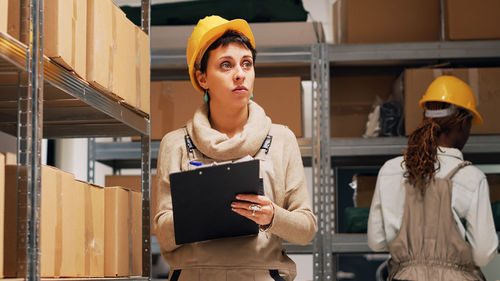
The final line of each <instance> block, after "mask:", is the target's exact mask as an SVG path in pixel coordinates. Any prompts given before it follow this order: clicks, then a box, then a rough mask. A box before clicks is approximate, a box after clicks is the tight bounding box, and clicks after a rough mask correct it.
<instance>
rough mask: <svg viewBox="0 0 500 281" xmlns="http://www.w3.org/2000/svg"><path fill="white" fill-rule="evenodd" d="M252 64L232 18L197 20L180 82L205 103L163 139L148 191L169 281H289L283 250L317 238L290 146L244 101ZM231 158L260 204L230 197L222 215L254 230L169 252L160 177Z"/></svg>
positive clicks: (291, 267)
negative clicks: (251, 174) (250, 164)
mask: <svg viewBox="0 0 500 281" xmlns="http://www.w3.org/2000/svg"><path fill="white" fill-rule="evenodd" d="M255 56H256V51H255V40H254V37H253V34H252V31H251V30H250V27H249V25H248V23H247V22H246V21H244V20H241V19H236V20H232V21H228V20H225V19H223V18H221V17H219V16H209V17H205V18H204V19H202V20H200V21H199V22H198V24H197V25H196V27H195V28H194V30H193V33H192V34H191V37H190V38H189V41H188V45H187V51H186V57H187V63H188V67H189V76H190V78H191V83H192V84H193V87H194V88H195V89H196V90H198V91H199V92H200V100H201V99H202V97H203V100H204V102H203V105H202V106H201V107H200V108H199V109H198V110H197V111H196V112H195V113H194V116H193V118H192V119H191V120H189V121H188V122H187V124H186V127H185V128H182V129H179V130H176V131H173V132H171V133H168V134H167V135H166V136H165V137H164V138H163V140H162V142H161V145H160V149H159V152H158V168H157V179H158V184H157V187H156V189H155V190H153V192H154V193H155V198H156V199H155V200H154V202H153V211H152V216H153V231H154V232H155V235H156V236H157V237H158V241H159V243H160V246H161V250H162V255H163V257H164V258H165V260H166V261H167V263H168V264H169V265H170V267H171V276H170V278H171V279H169V280H189V281H193V280H217V281H222V280H228V281H234V280H238V281H245V280H259V281H261V280H263V281H265V280H269V281H271V280H293V279H294V278H295V276H296V268H295V263H294V262H293V261H292V260H291V259H290V258H289V257H288V256H287V254H286V252H285V250H284V249H283V245H282V241H283V240H287V241H289V242H292V243H296V244H301V245H305V244H307V243H309V242H310V241H311V240H312V239H313V237H314V235H315V233H316V229H317V222H316V217H315V216H314V214H313V211H312V208H311V203H310V198H309V195H308V190H307V186H306V179H305V175H304V168H303V164H302V158H301V154H300V150H299V147H298V144H297V140H296V138H295V136H294V134H293V133H292V132H291V131H290V130H289V129H288V128H287V127H285V126H282V125H277V124H272V122H271V119H270V118H269V117H267V116H266V114H265V112H264V110H263V109H262V108H261V107H260V106H259V105H258V104H256V103H255V102H253V101H252V97H253V87H254V80H255V69H254V63H255ZM239 159H258V160H259V163H260V176H261V178H262V181H263V195H253V194H239V195H237V196H236V198H234V201H233V202H232V203H231V205H230V206H227V208H228V209H229V210H232V212H234V213H236V214H238V215H241V216H243V217H246V218H247V219H249V220H252V221H254V222H255V223H256V224H257V225H259V227H260V230H261V231H260V232H259V233H258V234H256V235H247V236H238V237H231V238H220V239H215V240H207V241H203V242H196V243H187V244H183V245H177V244H176V243H175V239H174V223H173V212H172V198H171V192H170V181H169V174H170V173H172V172H178V171H186V170H191V169H195V168H196V167H195V166H194V165H200V164H211V163H214V162H226V161H236V160H239ZM193 216H196V213H193Z"/></svg>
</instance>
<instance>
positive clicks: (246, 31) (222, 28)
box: [186, 16, 255, 93]
mask: <svg viewBox="0 0 500 281" xmlns="http://www.w3.org/2000/svg"><path fill="white" fill-rule="evenodd" d="M228 30H234V31H236V32H239V33H241V34H243V35H245V36H246V37H247V38H248V40H250V44H252V47H254V48H255V39H254V37H253V33H252V30H251V29H250V26H249V25H248V23H247V22H246V21H245V20H243V19H235V20H231V21H228V20H226V19H224V18H222V17H219V16H207V17H205V18H203V19H201V20H199V21H198V24H197V25H196V26H195V27H194V29H193V33H191V36H190V37H189V40H188V44H187V49H186V60H187V63H188V68H189V78H190V79H191V83H192V84H193V87H194V88H195V89H196V90H197V91H199V92H201V93H203V92H204V91H203V88H201V87H200V85H199V84H198V81H197V80H196V70H198V68H199V64H200V62H201V59H202V57H203V55H204V54H205V51H206V50H207V49H208V47H210V45H211V44H212V43H213V42H214V41H215V40H217V39H218V38H219V37H221V36H222V35H223V34H224V33H225V32H226V31H228Z"/></svg>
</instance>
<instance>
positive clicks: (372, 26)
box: [333, 0, 440, 44]
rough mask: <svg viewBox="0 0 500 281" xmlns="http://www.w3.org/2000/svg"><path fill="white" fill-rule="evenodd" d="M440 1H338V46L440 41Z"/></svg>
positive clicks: (335, 32) (335, 26) (335, 34)
mask: <svg viewBox="0 0 500 281" xmlns="http://www.w3.org/2000/svg"><path fill="white" fill-rule="evenodd" d="M439 15H440V9H439V1H435V0H409V1H399V0H337V1H336V2H335V3H334V4H333V38H334V39H333V41H334V43H335V44H346V43H347V44H351V43H354V44H356V43H363V44H367V43H393V42H420V41H438V40H439V34H440V24H439Z"/></svg>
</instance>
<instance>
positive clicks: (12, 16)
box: [7, 0, 21, 40]
mask: <svg viewBox="0 0 500 281" xmlns="http://www.w3.org/2000/svg"><path fill="white" fill-rule="evenodd" d="M7 1H8V2H9V4H8V5H9V7H8V11H9V12H8V20H7V33H8V34H9V35H10V36H12V37H14V38H15V39H17V40H19V36H20V24H19V23H20V22H21V8H20V7H21V0H7Z"/></svg>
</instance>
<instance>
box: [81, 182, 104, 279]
mask: <svg viewBox="0 0 500 281" xmlns="http://www.w3.org/2000/svg"><path fill="white" fill-rule="evenodd" d="M85 201H86V202H87V203H86V205H85V214H86V216H85V220H86V221H85V236H86V253H87V255H86V256H85V258H86V259H85V272H86V275H87V276H88V277H104V188H102V187H100V186H97V185H93V184H87V189H86V192H85Z"/></svg>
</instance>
